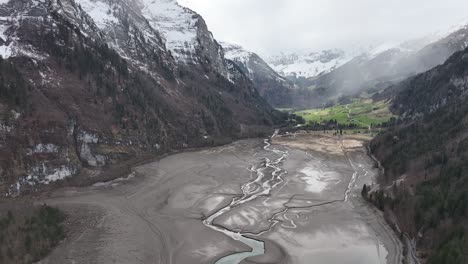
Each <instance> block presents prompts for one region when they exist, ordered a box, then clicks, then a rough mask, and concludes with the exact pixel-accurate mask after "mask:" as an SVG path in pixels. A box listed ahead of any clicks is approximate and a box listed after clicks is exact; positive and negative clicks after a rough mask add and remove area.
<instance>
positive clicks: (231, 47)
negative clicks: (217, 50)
mask: <svg viewBox="0 0 468 264" xmlns="http://www.w3.org/2000/svg"><path fill="white" fill-rule="evenodd" d="M221 46H223V49H224V57H225V58H226V59H229V60H236V61H240V62H242V63H246V62H248V61H249V59H250V57H251V56H252V55H253V53H252V52H249V51H246V50H244V49H243V48H242V47H241V46H239V45H235V44H229V43H225V42H222V43H221Z"/></svg>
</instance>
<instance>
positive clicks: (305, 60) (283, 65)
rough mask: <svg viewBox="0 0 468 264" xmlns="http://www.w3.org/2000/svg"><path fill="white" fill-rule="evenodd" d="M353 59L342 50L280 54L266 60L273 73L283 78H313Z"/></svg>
mask: <svg viewBox="0 0 468 264" xmlns="http://www.w3.org/2000/svg"><path fill="white" fill-rule="evenodd" d="M352 58H353V55H352V54H347V53H346V52H344V51H342V50H338V49H335V50H324V51H320V52H301V53H281V54H279V55H275V56H270V57H268V58H267V61H268V63H269V64H270V65H271V66H272V67H273V69H274V70H275V71H277V72H278V73H279V74H281V75H282V76H284V77H292V78H313V77H316V76H319V75H321V74H325V73H328V72H330V71H333V70H334V69H336V68H337V67H339V66H341V65H343V64H345V63H346V62H348V61H350V60H351V59H352Z"/></svg>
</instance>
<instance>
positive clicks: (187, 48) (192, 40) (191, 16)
mask: <svg viewBox="0 0 468 264" xmlns="http://www.w3.org/2000/svg"><path fill="white" fill-rule="evenodd" d="M140 1H141V2H142V4H143V10H142V13H143V15H144V17H145V18H146V19H148V21H149V22H150V25H151V26H152V27H153V28H155V29H157V30H159V31H160V32H161V33H162V34H163V35H164V38H165V39H166V48H167V49H168V50H170V51H171V52H172V55H173V56H174V57H175V58H176V59H177V60H178V61H182V62H186V61H188V60H190V58H191V54H192V52H193V51H194V50H195V48H196V47H197V26H196V24H197V22H198V16H197V15H196V14H195V13H194V12H193V11H191V10H190V9H188V8H185V7H182V6H180V5H179V4H178V3H177V1H175V0H140Z"/></svg>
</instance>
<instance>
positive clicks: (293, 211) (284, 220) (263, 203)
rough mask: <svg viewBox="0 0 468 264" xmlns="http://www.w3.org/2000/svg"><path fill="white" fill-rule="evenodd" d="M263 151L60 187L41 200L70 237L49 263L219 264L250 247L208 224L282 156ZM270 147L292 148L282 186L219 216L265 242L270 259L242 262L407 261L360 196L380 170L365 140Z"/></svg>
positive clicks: (197, 156)
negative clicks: (65, 217) (61, 216)
mask: <svg viewBox="0 0 468 264" xmlns="http://www.w3.org/2000/svg"><path fill="white" fill-rule="evenodd" d="M264 147H265V145H264V141H263V140H261V139H258V140H243V141H239V142H235V143H232V144H230V145H226V146H222V147H218V148H212V149H206V150H200V151H194V152H186V153H180V154H176V155H172V156H169V157H166V158H164V159H162V160H160V161H157V162H153V163H150V164H147V165H144V166H141V167H138V168H136V169H135V175H136V176H135V177H130V178H129V179H128V180H124V181H118V182H110V183H102V184H98V185H96V186H93V187H87V188H67V189H61V190H57V191H55V192H54V193H52V195H51V196H50V197H47V198H44V199H43V200H41V202H46V203H48V204H52V205H55V206H59V207H60V208H62V209H63V210H65V211H67V212H68V213H69V215H70V221H71V222H72V223H71V224H70V227H71V228H70V230H71V233H70V236H69V237H68V238H67V239H66V240H65V241H64V242H63V243H61V244H60V245H59V246H58V247H57V248H56V249H55V250H54V251H53V252H52V254H51V255H50V256H48V257H47V258H46V259H44V260H43V261H41V263H54V264H55V263H60V264H62V263H174V264H185V263H187V264H189V263H190V264H192V263H215V262H216V261H217V260H218V259H220V258H222V257H224V256H227V255H231V254H234V253H236V252H244V251H250V250H251V248H249V247H248V246H247V245H245V244H243V243H241V242H240V241H237V240H234V239H232V238H231V237H229V236H227V235H225V234H223V233H222V232H217V231H216V230H213V229H211V228H209V227H208V226H206V225H205V224H204V223H203V220H205V219H207V218H208V217H209V216H211V215H213V214H214V213H216V212H217V211H219V210H220V209H222V208H224V207H226V206H227V205H229V204H230V203H231V202H232V201H233V199H239V198H241V197H242V196H243V195H244V192H243V190H242V186H244V185H245V184H246V183H248V182H252V181H253V180H254V179H255V178H256V177H257V172H256V169H258V168H261V167H262V166H264V164H265V159H266V158H268V159H269V160H275V159H278V155H279V154H278V153H275V152H272V151H268V150H266V149H265V148H264ZM271 148H274V149H276V150H281V151H287V152H288V156H287V158H286V159H284V160H282V162H281V164H280V166H281V168H282V170H284V172H287V173H285V174H283V175H282V176H281V178H282V182H280V183H278V185H276V186H275V187H274V188H273V189H272V190H271V192H270V193H269V194H268V195H259V196H258V197H256V198H255V199H253V200H251V201H248V202H246V203H243V204H240V205H239V206H236V207H234V208H232V209H231V210H229V211H227V212H225V213H223V214H222V215H220V216H219V217H217V218H216V219H215V220H214V221H213V224H214V225H216V226H219V227H221V228H223V229H225V230H231V231H234V232H239V233H240V234H242V235H244V236H245V237H248V238H252V239H256V240H260V241H263V242H264V245H265V254H264V255H261V256H256V257H252V258H248V259H246V260H244V261H243V262H242V263H294V264H306V263H307V264H309V263H327V264H333V263H340V264H341V263H349V264H354V263H355V264H375V263H389V264H394V263H400V258H401V244H400V242H399V241H398V239H397V238H396V236H395V235H394V233H393V232H392V231H391V229H390V228H389V227H388V226H387V225H386V224H385V222H384V221H383V219H382V216H381V215H380V213H379V212H378V211H376V210H375V209H374V208H372V207H370V206H369V205H367V204H366V203H365V202H364V201H363V200H362V198H361V197H360V191H361V189H362V185H363V184H364V183H366V184H371V183H372V182H373V181H374V178H375V176H376V173H377V171H376V170H375V169H374V168H373V163H372V160H371V159H370V158H369V157H367V155H366V152H365V149H364V147H363V141H362V140H361V139H359V138H346V137H345V138H338V137H335V138H334V137H327V136H323V135H317V134H307V133H303V134H297V135H295V136H284V137H280V136H278V137H275V138H273V140H272V146H271ZM264 173H265V177H269V175H271V174H272V173H273V172H272V171H271V169H269V168H267V169H265V170H264Z"/></svg>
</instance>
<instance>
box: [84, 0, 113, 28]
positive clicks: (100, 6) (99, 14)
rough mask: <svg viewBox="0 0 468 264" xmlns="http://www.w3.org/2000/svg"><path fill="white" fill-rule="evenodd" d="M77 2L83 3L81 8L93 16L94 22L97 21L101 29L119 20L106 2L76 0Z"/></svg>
mask: <svg viewBox="0 0 468 264" xmlns="http://www.w3.org/2000/svg"><path fill="white" fill-rule="evenodd" d="M76 3H78V4H80V5H81V8H82V9H83V10H84V11H85V12H86V13H88V15H89V16H90V17H91V18H93V20H94V23H96V25H97V26H98V27H99V28H100V29H104V28H106V26H107V25H109V24H113V23H117V22H118V19H117V18H116V17H115V16H114V15H113V13H112V10H111V7H110V6H109V5H108V4H106V3H104V2H101V1H93V0H76Z"/></svg>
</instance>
